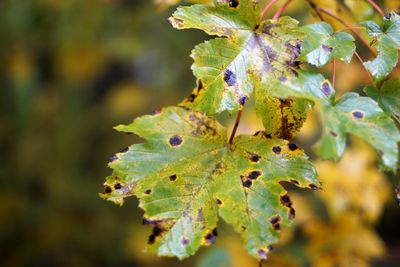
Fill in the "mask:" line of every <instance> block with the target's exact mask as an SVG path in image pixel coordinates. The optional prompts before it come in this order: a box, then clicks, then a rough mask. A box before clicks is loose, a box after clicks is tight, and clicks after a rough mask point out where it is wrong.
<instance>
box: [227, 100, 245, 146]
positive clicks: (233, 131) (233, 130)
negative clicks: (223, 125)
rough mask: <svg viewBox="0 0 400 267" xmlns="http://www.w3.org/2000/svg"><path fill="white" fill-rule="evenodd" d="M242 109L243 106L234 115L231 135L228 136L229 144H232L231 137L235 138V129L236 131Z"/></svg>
mask: <svg viewBox="0 0 400 267" xmlns="http://www.w3.org/2000/svg"><path fill="white" fill-rule="evenodd" d="M243 109H244V107H242V109H241V110H239V112H238V114H237V116H236V121H235V125H234V126H233V129H232V133H231V137H229V144H230V145H232V142H233V138H235V134H236V131H237V129H238V127H239V123H240V119H241V118H242V114H243Z"/></svg>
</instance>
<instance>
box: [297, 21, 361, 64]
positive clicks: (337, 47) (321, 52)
mask: <svg viewBox="0 0 400 267" xmlns="http://www.w3.org/2000/svg"><path fill="white" fill-rule="evenodd" d="M299 30H300V32H302V33H304V34H305V37H304V42H303V44H302V47H301V54H300V56H299V58H298V60H302V61H306V62H308V63H310V64H312V65H315V66H317V67H322V66H324V65H325V64H326V63H328V62H329V61H330V60H332V59H338V60H342V61H344V62H346V63H350V61H351V58H352V57H353V54H354V52H355V50H356V45H355V43H354V38H353V36H351V35H350V34H348V33H345V32H338V33H335V34H334V33H333V30H332V27H331V26H330V25H329V24H328V23H326V22H320V23H315V24H309V25H305V26H302V27H300V29H299Z"/></svg>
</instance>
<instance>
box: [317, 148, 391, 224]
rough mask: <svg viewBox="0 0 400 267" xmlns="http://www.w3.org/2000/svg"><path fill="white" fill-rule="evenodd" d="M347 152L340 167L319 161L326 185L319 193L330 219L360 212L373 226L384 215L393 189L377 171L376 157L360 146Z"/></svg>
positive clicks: (320, 171)
mask: <svg viewBox="0 0 400 267" xmlns="http://www.w3.org/2000/svg"><path fill="white" fill-rule="evenodd" d="M356 147H357V149H356V148H351V149H348V150H347V151H346V152H345V153H344V155H343V158H342V160H341V161H340V162H339V163H333V162H328V161H318V162H317V163H316V166H317V170H318V174H319V175H320V178H321V181H322V183H323V184H324V190H323V191H322V192H319V196H320V198H321V199H322V200H323V202H324V203H325V205H326V207H327V210H328V212H329V214H330V216H331V217H333V218H336V217H338V216H341V214H342V213H345V212H347V211H352V212H357V213H358V214H360V215H362V216H363V217H365V218H366V219H367V220H368V221H370V222H375V221H376V220H377V219H378V218H379V217H380V215H381V212H382V209H383V205H384V204H385V202H386V201H387V200H388V198H389V195H390V189H389V188H390V187H389V184H388V182H387V181H386V179H385V176H384V175H383V174H381V173H380V172H379V171H378V170H377V169H376V167H375V166H374V163H375V154H374V153H373V151H371V150H370V149H369V148H368V147H367V146H366V145H362V144H361V143H360V142H359V143H358V145H357V146H356Z"/></svg>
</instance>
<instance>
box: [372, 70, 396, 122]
mask: <svg viewBox="0 0 400 267" xmlns="http://www.w3.org/2000/svg"><path fill="white" fill-rule="evenodd" d="M364 92H365V93H366V94H367V95H368V96H369V97H371V98H373V99H374V100H375V101H376V102H378V104H379V106H380V107H381V108H382V109H383V110H384V111H385V112H386V113H388V114H389V115H391V116H394V117H396V118H398V119H400V80H399V79H398V78H393V79H390V80H387V81H386V82H385V83H384V84H383V85H382V87H381V89H377V88H374V87H371V86H368V87H365V89H364Z"/></svg>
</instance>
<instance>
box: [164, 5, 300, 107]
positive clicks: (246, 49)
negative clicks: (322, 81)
mask: <svg viewBox="0 0 400 267" xmlns="http://www.w3.org/2000/svg"><path fill="white" fill-rule="evenodd" d="M257 2H258V1H252V0H242V1H240V2H239V5H238V6H237V7H230V4H229V1H216V2H215V3H216V4H215V5H214V6H204V5H193V6H190V7H183V8H178V10H177V11H176V12H175V13H174V14H173V15H172V17H171V18H170V21H171V23H172V25H173V26H174V27H176V28H178V29H186V28H197V29H202V30H204V31H205V32H206V33H208V34H212V35H218V36H224V37H226V38H216V39H213V40H210V41H206V42H205V43H202V44H200V45H198V46H196V48H195V49H194V50H193V51H192V55H191V56H192V58H193V59H194V64H193V66H192V70H193V73H194V75H195V76H196V77H197V79H198V82H197V84H198V87H197V88H196V89H195V90H194V92H193V93H192V94H191V96H190V97H189V98H188V99H187V100H186V101H185V102H184V103H183V105H185V106H188V107H190V108H193V109H194V110H199V111H204V112H206V113H207V114H216V113H220V112H223V111H226V110H227V111H231V112H233V111H238V110H239V109H241V108H242V106H243V104H244V103H245V101H246V100H247V99H248V98H249V97H250V96H251V94H252V93H253V92H255V95H256V99H255V101H256V107H258V106H259V105H262V104H263V103H264V96H266V95H270V91H271V90H272V88H271V87H270V86H269V81H270V80H272V79H279V78H282V79H283V78H285V77H286V76H291V75H295V70H297V69H298V63H297V62H295V60H296V58H297V56H298V55H299V53H300V40H301V39H302V34H300V33H299V32H298V26H297V24H298V22H297V21H296V20H294V19H291V18H289V17H282V18H279V19H278V20H265V21H262V22H260V18H259V12H260V10H259V7H258V3H257ZM257 96H261V98H258V99H257ZM258 114H259V115H262V113H260V112H258Z"/></svg>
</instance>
